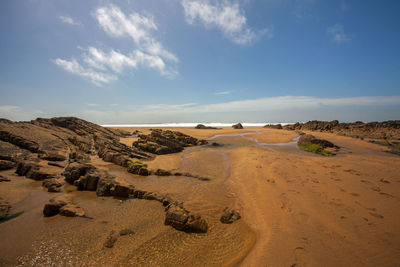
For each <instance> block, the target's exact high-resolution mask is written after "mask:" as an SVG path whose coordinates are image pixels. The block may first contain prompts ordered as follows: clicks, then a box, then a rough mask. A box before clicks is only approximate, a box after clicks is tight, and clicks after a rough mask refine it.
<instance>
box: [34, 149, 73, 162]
mask: <svg viewBox="0 0 400 267" xmlns="http://www.w3.org/2000/svg"><path fill="white" fill-rule="evenodd" d="M38 156H39V158H41V159H44V160H48V161H64V160H66V159H67V158H66V157H65V156H63V155H60V154H58V153H56V152H53V151H41V152H40V153H39V154H38Z"/></svg>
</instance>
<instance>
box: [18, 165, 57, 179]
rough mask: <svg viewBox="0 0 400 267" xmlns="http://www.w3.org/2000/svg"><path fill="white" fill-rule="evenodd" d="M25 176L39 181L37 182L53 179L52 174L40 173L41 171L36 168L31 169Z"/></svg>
mask: <svg viewBox="0 0 400 267" xmlns="http://www.w3.org/2000/svg"><path fill="white" fill-rule="evenodd" d="M25 176H26V177H27V178H30V179H33V180H37V181H41V180H45V179H49V178H52V177H53V175H52V174H50V173H46V172H43V171H40V170H39V169H35V168H31V169H30V170H29V172H28V173H27V174H26V175H25Z"/></svg>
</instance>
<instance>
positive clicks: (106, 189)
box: [96, 176, 115, 197]
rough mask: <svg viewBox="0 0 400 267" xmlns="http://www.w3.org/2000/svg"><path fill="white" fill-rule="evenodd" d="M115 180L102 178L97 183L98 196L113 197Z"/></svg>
mask: <svg viewBox="0 0 400 267" xmlns="http://www.w3.org/2000/svg"><path fill="white" fill-rule="evenodd" d="M114 186H115V180H114V179H113V178H111V177H107V176H106V177H100V179H99V181H98V183H97V189H96V195H98V196H102V197H106V196H112V194H111V191H112V190H113V189H114Z"/></svg>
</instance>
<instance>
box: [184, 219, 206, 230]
mask: <svg viewBox="0 0 400 267" xmlns="http://www.w3.org/2000/svg"><path fill="white" fill-rule="evenodd" d="M184 230H185V232H189V233H207V230H208V225H207V222H206V221H205V220H204V219H202V218H201V217H200V216H199V215H190V216H189V218H188V220H187V222H186V224H185V227H184Z"/></svg>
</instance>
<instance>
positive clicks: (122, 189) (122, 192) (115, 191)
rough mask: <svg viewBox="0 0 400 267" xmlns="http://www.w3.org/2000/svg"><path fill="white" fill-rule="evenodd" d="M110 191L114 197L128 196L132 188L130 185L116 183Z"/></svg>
mask: <svg viewBox="0 0 400 267" xmlns="http://www.w3.org/2000/svg"><path fill="white" fill-rule="evenodd" d="M110 193H111V195H112V196H114V197H118V198H128V197H129V194H130V193H131V188H130V187H129V186H125V185H120V184H116V185H115V186H114V187H113V188H112V189H111V190H110Z"/></svg>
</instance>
